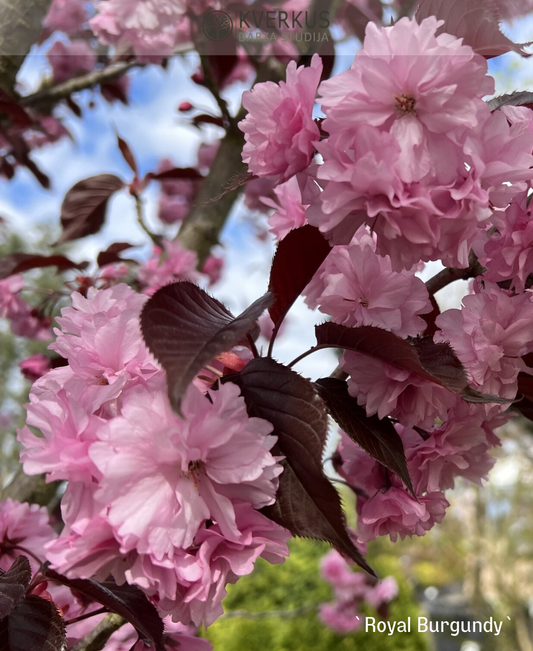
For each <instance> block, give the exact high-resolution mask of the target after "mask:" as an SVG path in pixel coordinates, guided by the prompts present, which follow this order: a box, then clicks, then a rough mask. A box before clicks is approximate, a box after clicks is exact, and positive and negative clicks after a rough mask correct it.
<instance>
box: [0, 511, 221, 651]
mask: <svg viewBox="0 0 533 651" xmlns="http://www.w3.org/2000/svg"><path fill="white" fill-rule="evenodd" d="M56 539H57V533H56V532H55V531H54V529H53V528H52V526H51V524H50V521H49V515H48V511H47V510H46V508H45V507H39V506H38V505H37V504H31V505H30V504H27V503H21V502H16V501H15V500H12V499H7V500H5V501H3V502H0V568H1V569H2V570H3V571H7V570H9V568H10V567H11V565H12V564H13V563H14V561H15V560H16V559H17V558H18V557H19V556H21V555H24V556H26V558H27V559H28V560H29V562H30V566H31V569H32V572H33V573H34V574H36V573H37V572H38V571H39V570H40V569H41V567H42V565H43V564H44V562H45V560H46V559H45V554H44V549H45V547H46V545H47V544H50V543H52V542H53V541H55V540H56ZM32 594H34V595H38V596H39V597H41V598H44V599H48V600H49V601H52V602H53V603H54V604H55V605H56V607H57V608H58V609H59V611H60V612H61V614H62V615H63V617H64V618H65V619H67V620H73V619H77V618H79V617H83V616H84V615H88V614H89V613H91V612H93V611H95V610H96V607H97V606H96V605H95V604H93V603H87V601H86V600H82V599H81V598H80V595H76V594H74V593H73V592H72V590H71V589H70V588H68V587H66V586H64V585H61V584H58V583H56V582H53V581H49V580H47V581H44V580H43V581H40V582H38V583H37V584H36V585H35V587H34V588H33V590H32ZM103 617H104V615H96V616H94V617H87V619H81V620H80V621H78V622H75V623H73V624H69V625H68V626H67V649H71V648H73V647H74V646H75V645H76V644H77V643H78V642H79V641H80V640H81V639H82V638H83V637H84V636H85V635H86V634H87V633H89V632H90V631H91V630H92V629H93V628H94V627H95V625H96V624H98V623H99V622H100V621H101V620H102V619H103ZM165 631H166V634H167V636H168V641H169V644H170V643H172V642H173V643H174V644H176V645H179V647H180V648H181V649H184V651H209V649H211V648H212V647H211V644H210V643H209V642H208V641H207V640H201V639H199V638H197V637H196V636H195V630H194V629H193V628H192V627H186V626H184V625H183V624H179V623H174V622H172V620H171V618H170V617H168V618H166V619H165ZM137 638H138V635H137V633H136V631H135V629H134V628H133V626H131V624H126V626H124V627H123V628H121V629H120V630H119V631H117V632H116V633H114V634H113V635H112V636H111V637H110V639H109V642H108V643H107V644H106V649H108V650H109V651H129V650H130V649H131V648H133V645H134V644H135V642H136V640H137Z"/></svg>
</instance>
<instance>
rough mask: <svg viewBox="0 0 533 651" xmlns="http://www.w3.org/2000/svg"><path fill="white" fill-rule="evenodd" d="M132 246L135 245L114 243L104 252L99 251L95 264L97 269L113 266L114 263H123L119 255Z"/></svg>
mask: <svg viewBox="0 0 533 651" xmlns="http://www.w3.org/2000/svg"><path fill="white" fill-rule="evenodd" d="M134 246H135V244H129V243H128V242H115V243H114V244H110V245H109V246H108V247H107V249H106V250H105V251H101V252H100V253H99V254H98V257H97V258H96V262H97V264H98V266H99V267H105V265H106V264H115V263H116V262H125V260H124V259H123V258H121V257H120V255H119V254H120V253H122V251H126V250H127V249H131V248H133V247H134Z"/></svg>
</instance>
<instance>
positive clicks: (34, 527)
mask: <svg viewBox="0 0 533 651" xmlns="http://www.w3.org/2000/svg"><path fill="white" fill-rule="evenodd" d="M55 538H57V534H56V532H55V531H54V530H53V529H52V527H51V525H50V521H49V517H48V511H47V510H46V508H45V507H44V506H42V507H41V506H39V505H37V504H28V503H26V502H24V503H22V502H17V501H15V500H12V499H11V498H8V499H7V500H4V501H3V502H0V569H2V570H3V571H4V572H5V571H7V570H9V568H10V567H11V565H13V563H14V562H15V561H16V559H17V558H18V557H19V556H21V555H23V556H26V558H27V559H28V560H29V561H30V565H31V567H32V570H33V571H34V572H36V571H37V570H38V569H39V566H38V564H37V562H36V560H35V559H34V558H33V556H37V558H42V550H43V547H44V545H45V544H46V543H48V542H50V541H51V540H54V539H55ZM21 548H23V549H21ZM24 550H28V551H29V552H30V553H29V554H28V553H25V552H24Z"/></svg>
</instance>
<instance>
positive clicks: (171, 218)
mask: <svg viewBox="0 0 533 651" xmlns="http://www.w3.org/2000/svg"><path fill="white" fill-rule="evenodd" d="M189 210H190V204H189V203H187V202H186V201H184V200H183V198H182V197H170V196H168V195H167V194H161V196H160V197H159V206H158V212H157V216H158V217H159V219H160V220H161V221H162V222H163V223H164V224H176V223H178V222H181V221H183V220H184V219H185V217H186V216H187V214H188V212H189Z"/></svg>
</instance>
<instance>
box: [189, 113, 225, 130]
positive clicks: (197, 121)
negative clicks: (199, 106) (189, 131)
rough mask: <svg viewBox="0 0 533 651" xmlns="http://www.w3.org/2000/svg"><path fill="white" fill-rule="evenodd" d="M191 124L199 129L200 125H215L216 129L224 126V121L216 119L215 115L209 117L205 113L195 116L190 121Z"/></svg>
mask: <svg viewBox="0 0 533 651" xmlns="http://www.w3.org/2000/svg"><path fill="white" fill-rule="evenodd" d="M192 123H193V124H194V126H195V127H199V126H200V125H201V124H215V125H216V126H217V127H223V126H224V121H223V120H222V118H220V117H216V116H215V115H209V114H207V113H202V114H201V115H195V116H194V117H193V119H192Z"/></svg>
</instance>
